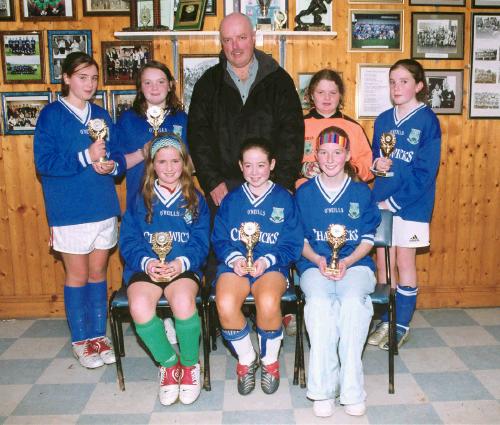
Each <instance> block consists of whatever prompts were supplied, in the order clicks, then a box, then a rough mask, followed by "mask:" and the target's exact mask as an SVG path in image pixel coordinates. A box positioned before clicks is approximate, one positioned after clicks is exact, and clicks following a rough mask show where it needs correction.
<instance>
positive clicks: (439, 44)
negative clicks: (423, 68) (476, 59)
mask: <svg viewBox="0 0 500 425" xmlns="http://www.w3.org/2000/svg"><path fill="white" fill-rule="evenodd" d="M464 19H465V15H464V13H444V12H443V13H434V12H413V13H412V14H411V57H412V58H413V59H463V58H464Z"/></svg>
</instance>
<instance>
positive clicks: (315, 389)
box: [296, 127, 380, 417]
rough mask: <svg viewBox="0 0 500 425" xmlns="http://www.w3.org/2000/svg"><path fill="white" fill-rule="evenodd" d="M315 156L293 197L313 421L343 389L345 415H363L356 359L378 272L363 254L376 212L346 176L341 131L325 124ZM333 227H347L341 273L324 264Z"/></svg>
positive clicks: (365, 192)
mask: <svg viewBox="0 0 500 425" xmlns="http://www.w3.org/2000/svg"><path fill="white" fill-rule="evenodd" d="M316 156H317V160H318V164H319V167H320V169H321V173H320V174H319V175H318V176H316V177H314V178H313V179H311V180H309V181H308V182H306V183H305V184H304V185H302V186H301V187H300V188H299V189H298V191H297V193H296V200H297V205H298V208H299V211H300V215H301V219H302V224H303V227H304V234H305V243H304V249H303V251H302V257H301V259H300V260H299V261H298V262H297V269H298V271H299V273H300V287H301V288H302V290H303V291H304V294H305V296H306V305H305V309H304V318H305V323H306V327H307V331H308V333H309V339H310V342H311V351H310V355H309V375H308V376H309V378H308V381H307V397H308V398H310V399H312V400H313V401H314V404H313V410H314V413H315V415H316V416H320V417H327V416H331V415H332V414H333V410H334V406H335V393H336V391H337V388H340V403H341V404H343V405H344V409H345V412H346V413H347V414H349V415H354V416H359V415H363V414H364V413H365V411H366V406H365V398H366V393H365V391H364V379H363V365H362V362H361V354H362V352H363V346H364V344H365V341H366V336H367V335H368V330H369V326H370V321H371V318H372V315H373V307H372V302H371V299H370V296H369V294H370V293H371V292H373V289H374V288H375V275H374V269H375V267H374V264H373V261H372V259H371V258H370V256H369V255H368V254H369V252H370V250H371V248H372V246H373V239H374V235H375V231H376V228H377V226H378V224H379V223H380V212H379V210H378V208H377V206H376V204H375V202H374V200H373V196H372V193H371V191H370V189H369V188H368V186H367V185H366V184H365V183H360V182H354V181H353V179H352V178H351V176H354V175H355V173H354V172H353V169H352V168H351V166H350V164H349V159H350V157H351V154H350V150H349V139H348V137H347V134H346V133H345V132H344V131H343V130H342V129H340V128H339V127H328V128H326V129H325V130H323V131H322V132H321V133H320V134H319V136H318V139H317V148H316ZM311 205H314V208H311ZM331 224H340V225H343V226H345V230H346V242H345V245H344V246H343V247H342V248H341V249H340V251H339V254H338V255H339V259H340V260H339V272H338V274H334V273H333V272H332V271H331V270H329V268H328V266H327V264H329V262H330V258H331V255H332V250H331V248H330V246H329V244H328V241H327V235H326V232H327V229H328V227H329V225H331Z"/></svg>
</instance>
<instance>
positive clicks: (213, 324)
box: [209, 301, 218, 351]
mask: <svg viewBox="0 0 500 425" xmlns="http://www.w3.org/2000/svg"><path fill="white" fill-rule="evenodd" d="M209 306H210V307H209V313H210V320H209V326H210V340H211V342H212V351H216V350H217V324H218V320H217V314H216V311H215V308H216V307H215V301H214V302H210V303H209Z"/></svg>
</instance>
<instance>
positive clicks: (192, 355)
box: [119, 133, 210, 406]
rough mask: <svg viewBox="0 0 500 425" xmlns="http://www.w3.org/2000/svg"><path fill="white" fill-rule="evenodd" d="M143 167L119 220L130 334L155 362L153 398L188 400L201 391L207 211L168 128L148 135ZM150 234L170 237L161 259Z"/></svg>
mask: <svg viewBox="0 0 500 425" xmlns="http://www.w3.org/2000/svg"><path fill="white" fill-rule="evenodd" d="M145 165H146V169H145V175H144V183H143V185H142V196H141V197H139V196H138V197H137V198H136V199H135V201H134V203H133V204H132V205H130V206H129V208H128V209H127V212H126V213H125V215H124V217H123V222H122V225H121V232H120V242H119V246H120V251H121V253H122V256H123V259H124V261H125V267H124V272H123V279H124V281H125V282H126V284H127V285H128V289H127V295H128V299H129V303H130V313H131V315H132V319H133V320H134V323H135V328H136V331H137V334H138V335H139V337H140V338H141V339H142V341H143V342H144V344H145V345H146V347H147V348H148V349H149V351H150V352H151V354H152V356H153V358H154V359H155V360H156V361H157V362H158V363H159V365H160V368H159V373H158V374H159V380H160V389H159V399H160V403H161V404H163V405H165V406H168V405H171V404H173V403H175V402H176V400H177V399H178V398H179V399H180V401H181V403H183V404H191V403H193V402H194V401H195V400H196V399H197V398H198V396H199V394H200V389H201V380H200V363H199V360H198V357H199V338H200V329H201V328H200V318H199V316H198V312H197V309H196V295H197V294H198V291H199V287H200V284H201V279H202V272H201V270H202V267H203V265H204V263H205V259H206V256H207V254H208V245H209V232H210V216H209V212H208V208H207V204H206V202H205V199H204V198H203V196H202V195H201V194H200V193H199V192H198V191H197V190H196V189H195V187H194V184H193V181H192V179H191V174H192V167H191V163H190V161H189V156H188V153H187V150H186V146H185V145H184V144H183V143H182V141H181V140H180V138H179V137H178V136H176V135H175V134H173V133H168V134H163V135H160V136H158V137H156V138H155V139H153V141H152V143H151V147H150V150H148V152H147V153H146V159H145ZM158 232H168V236H169V237H170V238H171V240H172V247H171V250H170V252H169V253H168V254H167V256H166V259H165V262H164V263H162V262H161V261H160V260H159V259H158V256H157V254H155V252H154V251H153V247H152V243H153V242H154V239H155V238H156V237H157V236H158V235H155V234H157V233H158ZM162 295H165V297H166V298H167V300H168V302H169V303H170V306H171V308H172V312H173V314H174V318H175V330H176V333H177V339H178V341H179V351H180V355H179V356H177V354H176V352H175V351H174V349H173V347H172V345H171V344H170V342H169V341H168V339H167V336H166V335H165V330H164V327H163V322H162V321H161V319H160V318H159V317H158V316H157V315H156V304H157V303H158V300H159V299H160V297H161V296H162Z"/></svg>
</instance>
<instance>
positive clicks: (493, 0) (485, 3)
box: [472, 0, 500, 9]
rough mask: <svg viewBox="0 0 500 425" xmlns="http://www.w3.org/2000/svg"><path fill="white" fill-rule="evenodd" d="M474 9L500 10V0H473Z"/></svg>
mask: <svg viewBox="0 0 500 425" xmlns="http://www.w3.org/2000/svg"><path fill="white" fill-rule="evenodd" d="M472 7H477V8H487V9H498V8H500V0H472Z"/></svg>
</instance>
